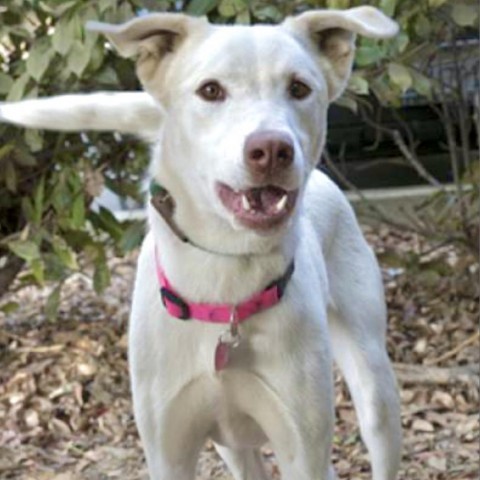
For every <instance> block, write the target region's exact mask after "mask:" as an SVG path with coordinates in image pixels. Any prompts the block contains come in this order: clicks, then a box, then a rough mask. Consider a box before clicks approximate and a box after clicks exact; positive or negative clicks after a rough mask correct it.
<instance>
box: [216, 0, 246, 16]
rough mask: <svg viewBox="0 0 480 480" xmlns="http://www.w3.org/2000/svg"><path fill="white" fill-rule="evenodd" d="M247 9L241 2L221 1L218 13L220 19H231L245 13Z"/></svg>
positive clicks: (234, 0) (233, 0) (235, 0)
mask: <svg viewBox="0 0 480 480" xmlns="http://www.w3.org/2000/svg"><path fill="white" fill-rule="evenodd" d="M247 8H248V7H247V5H246V4H245V2H244V1H243V0H221V2H220V5H219V6H218V13H220V15H221V16H222V17H225V18H231V17H234V16H235V15H237V14H239V13H241V12H243V11H245V10H246V9H247Z"/></svg>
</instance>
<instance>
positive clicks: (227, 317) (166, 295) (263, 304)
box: [155, 249, 294, 324]
mask: <svg viewBox="0 0 480 480" xmlns="http://www.w3.org/2000/svg"><path fill="white" fill-rule="evenodd" d="M155 265H156V271H157V277H158V282H159V284H160V294H161V296H162V302H163V305H164V306H165V308H166V310H167V312H168V313H169V314H170V315H171V316H172V317H175V318H179V319H181V320H190V319H195V320H200V321H201V322H209V323H219V324H222V323H223V324H225V323H230V322H231V320H232V316H235V320H236V322H238V323H241V322H243V321H245V320H246V319H247V318H249V317H251V316H252V315H255V314H256V313H258V312H261V311H263V310H266V309H267V308H270V307H273V306H274V305H276V304H277V303H278V302H280V300H281V298H282V296H283V293H284V291H285V288H286V286H287V284H288V282H289V280H290V278H291V277H292V274H293V271H294V263H293V261H292V263H290V265H289V266H288V268H287V271H286V272H285V273H284V274H283V276H282V277H280V278H279V279H277V280H275V281H273V282H272V283H271V284H270V285H268V286H267V287H266V288H265V289H264V290H262V291H261V292H257V293H255V294H253V295H252V296H251V297H250V298H248V299H247V300H245V301H243V302H241V303H238V304H236V305H233V304H228V303H191V302H187V301H185V300H184V299H183V298H182V297H181V296H180V295H179V294H178V293H177V292H176V291H175V290H174V288H173V287H172V285H171V284H170V282H169V281H168V279H167V277H166V276H165V273H164V271H163V269H162V267H161V265H160V260H159V258H158V253H157V249H155Z"/></svg>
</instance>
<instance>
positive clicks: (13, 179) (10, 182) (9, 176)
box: [4, 161, 18, 193]
mask: <svg viewBox="0 0 480 480" xmlns="http://www.w3.org/2000/svg"><path fill="white" fill-rule="evenodd" d="M4 168H5V170H4V174H5V185H6V186H7V188H8V190H10V191H11V192H12V193H16V192H17V182H18V178H17V172H16V170H15V166H14V165H13V162H10V161H7V162H5V166H4Z"/></svg>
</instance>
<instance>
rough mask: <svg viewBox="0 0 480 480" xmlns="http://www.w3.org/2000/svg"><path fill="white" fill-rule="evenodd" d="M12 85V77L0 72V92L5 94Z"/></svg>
mask: <svg viewBox="0 0 480 480" xmlns="http://www.w3.org/2000/svg"><path fill="white" fill-rule="evenodd" d="M12 86H13V78H12V77H11V76H10V75H7V74H6V73H4V72H0V94H1V95H6V94H7V93H8V92H9V91H10V89H11V88H12Z"/></svg>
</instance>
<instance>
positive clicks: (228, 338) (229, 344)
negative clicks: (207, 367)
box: [214, 307, 240, 372]
mask: <svg viewBox="0 0 480 480" xmlns="http://www.w3.org/2000/svg"><path fill="white" fill-rule="evenodd" d="M239 343H240V334H239V332H238V318H237V311H236V309H235V307H234V308H233V309H232V315H231V317H230V328H229V329H228V330H226V331H225V332H223V333H222V334H221V335H220V337H219V338H218V343H217V346H216V347H215V359H214V360H215V361H214V364H215V371H216V372H220V371H221V370H224V369H225V368H226V367H227V365H228V362H229V360H230V351H231V350H232V349H233V348H237V347H238V345H239Z"/></svg>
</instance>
